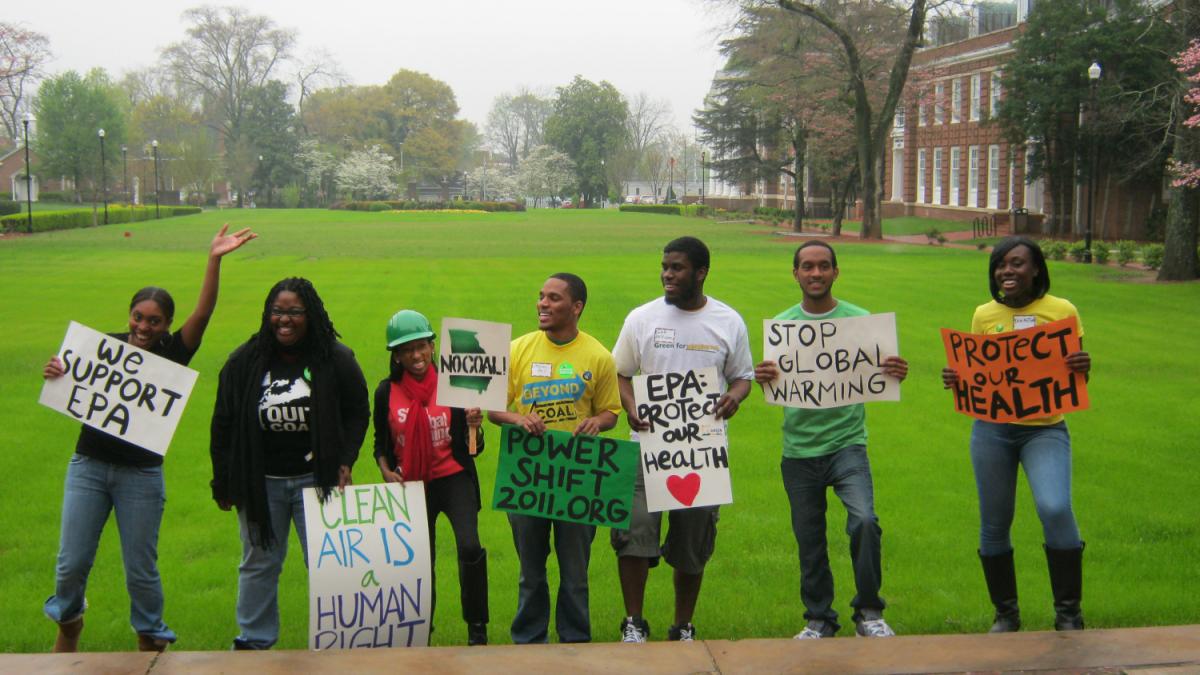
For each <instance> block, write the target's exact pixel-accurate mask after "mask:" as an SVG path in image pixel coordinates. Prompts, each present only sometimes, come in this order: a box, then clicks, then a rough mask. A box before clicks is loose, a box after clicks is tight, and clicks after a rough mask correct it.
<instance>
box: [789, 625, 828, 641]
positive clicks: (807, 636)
mask: <svg viewBox="0 0 1200 675" xmlns="http://www.w3.org/2000/svg"><path fill="white" fill-rule="evenodd" d="M823 637H825V636H824V635H821V631H819V630H813V629H812V628H810V627H809V626H805V627H804V630H802V631H800V632H799V633H796V636H795V637H793V638H792V639H793V640H820V639H821V638H823Z"/></svg>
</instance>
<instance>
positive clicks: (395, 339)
mask: <svg viewBox="0 0 1200 675" xmlns="http://www.w3.org/2000/svg"><path fill="white" fill-rule="evenodd" d="M432 337H433V326H431V325H430V324H429V319H426V318H425V315H424V314H421V313H420V312H414V311H413V310H411V309H402V310H400V311H399V312H396V313H395V314H393V315H392V318H391V320H390V321H388V325H387V346H388V349H395V348H396V347H399V346H400V345H402V344H404V343H405V342H411V341H413V340H419V339H421V338H432Z"/></svg>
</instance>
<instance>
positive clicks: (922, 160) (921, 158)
mask: <svg viewBox="0 0 1200 675" xmlns="http://www.w3.org/2000/svg"><path fill="white" fill-rule="evenodd" d="M927 168H928V157H927V156H926V154H925V148H921V149H920V150H917V198H916V202H917V203H918V204H924V203H925V170H926V169H927Z"/></svg>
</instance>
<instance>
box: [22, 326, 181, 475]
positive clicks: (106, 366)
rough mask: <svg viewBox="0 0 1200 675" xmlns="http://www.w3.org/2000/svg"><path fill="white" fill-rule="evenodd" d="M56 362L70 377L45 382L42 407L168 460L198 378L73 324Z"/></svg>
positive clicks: (158, 357) (69, 328)
mask: <svg viewBox="0 0 1200 675" xmlns="http://www.w3.org/2000/svg"><path fill="white" fill-rule="evenodd" d="M58 358H60V359H62V362H63V367H64V368H65V369H66V374H65V375H63V376H62V377H58V378H55V379H53V380H46V381H45V384H43V385H42V394H41V396H39V397H38V403H41V404H42V405H44V406H46V407H48V408H52V409H54V410H57V411H58V412H60V413H62V414H64V415H69V416H70V417H72V418H73V419H77V420H79V421H80V422H83V423H84V424H86V425H88V426H89V427H93V428H96V429H99V430H100V431H103V432H105V433H107V434H109V435H111V436H115V437H117V438H119V439H121V440H123V441H128V442H130V443H132V444H134V445H136V446H138V447H142V448H145V449H147V450H149V451H150V452H154V453H157V454H160V455H165V454H167V447H168V446H170V445H171V437H172V436H174V435H175V427H176V426H178V425H179V420H180V418H182V417H183V409H184V407H186V406H187V401H188V397H189V396H190V395H191V393H192V386H193V385H195V384H196V376H197V375H198V374H199V373H197V372H196V371H194V370H192V369H191V368H187V367H185V366H181V365H179V364H178V363H175V362H173V361H170V360H169V359H164V358H163V357H161V356H158V355H156V354H151V353H150V352H148V351H146V350H145V349H140V348H138V347H134V346H133V345H131V344H129V343H127V342H122V341H121V340H119V339H117V338H114V337H110V336H108V335H105V334H104V333H101V332H100V331H96V330H92V329H91V328H88V327H87V326H85V325H83V324H81V323H76V322H74V321H72V322H71V324H70V325H69V326H68V327H67V335H66V337H64V338H63V343H62V347H61V348H59V350H58Z"/></svg>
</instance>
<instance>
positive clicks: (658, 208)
mask: <svg viewBox="0 0 1200 675" xmlns="http://www.w3.org/2000/svg"><path fill="white" fill-rule="evenodd" d="M620 210H621V211H627V212H631V213H663V214H666V215H668V216H678V215H681V213H682V211H681V209H680V205H679V204H622V205H621V207H620Z"/></svg>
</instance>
